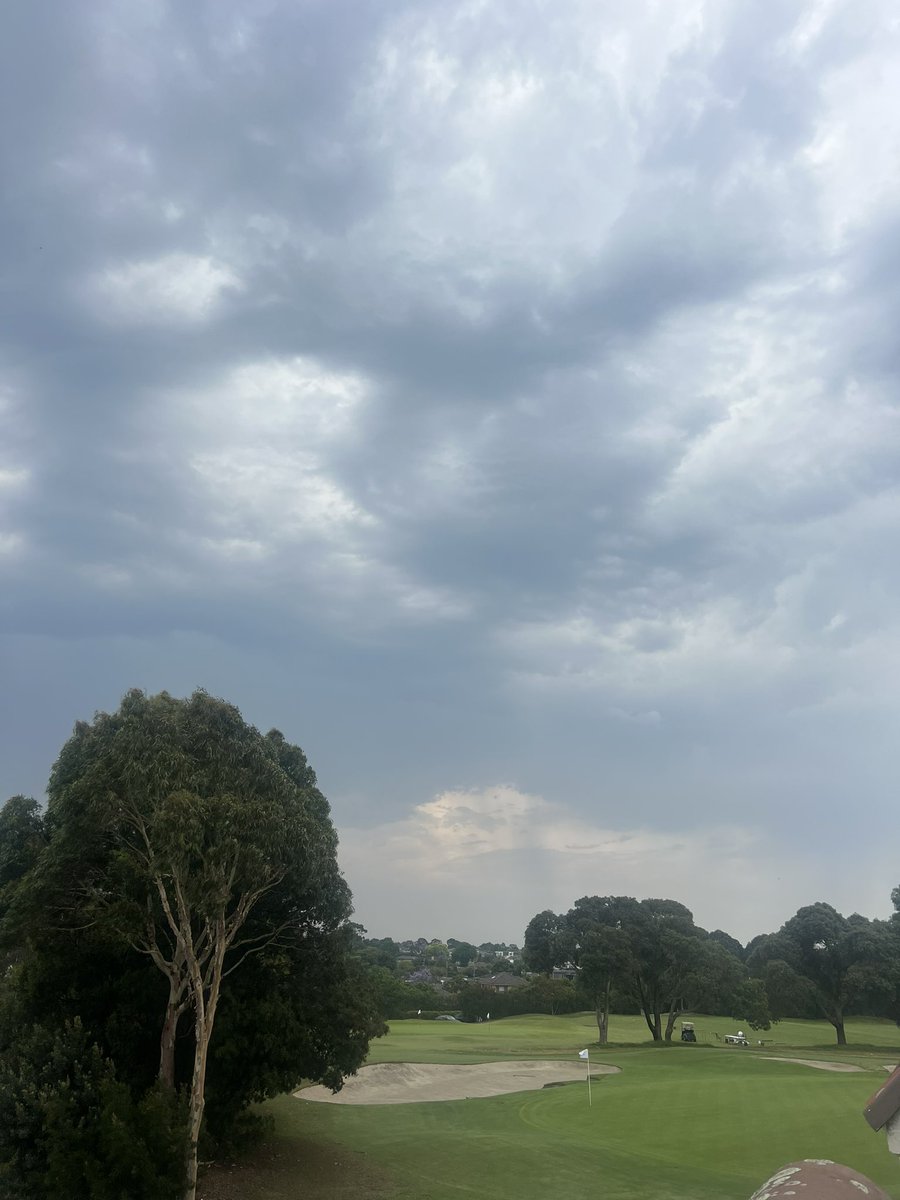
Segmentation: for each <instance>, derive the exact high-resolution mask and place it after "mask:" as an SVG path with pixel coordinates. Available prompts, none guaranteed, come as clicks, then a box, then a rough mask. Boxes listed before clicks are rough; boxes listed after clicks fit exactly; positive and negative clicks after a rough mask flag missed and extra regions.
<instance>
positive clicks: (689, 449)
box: [0, 0, 900, 936]
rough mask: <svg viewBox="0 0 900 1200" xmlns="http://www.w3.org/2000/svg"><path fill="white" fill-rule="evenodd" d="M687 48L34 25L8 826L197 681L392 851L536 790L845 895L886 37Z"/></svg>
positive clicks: (230, 19) (880, 700) (22, 253)
mask: <svg viewBox="0 0 900 1200" xmlns="http://www.w3.org/2000/svg"><path fill="white" fill-rule="evenodd" d="M693 11H694V10H693V9H692V10H690V11H688V9H687V7H685V8H684V9H683V10H682V9H679V8H678V6H676V8H675V9H674V10H673V13H672V19H671V20H670V21H667V22H666V23H665V24H664V26H663V25H662V24H661V23H660V22H659V21H658V20H656V19H655V18H654V13H653V10H652V6H646V5H640V4H635V5H632V6H629V7H628V9H627V11H626V10H624V9H623V8H622V6H621V5H617V4H616V5H614V4H609V5H594V4H585V5H581V4H573V5H571V6H565V7H563V8H557V9H554V10H553V11H552V12H550V11H548V10H547V8H546V6H545V5H542V4H537V3H535V4H532V5H526V6H525V7H524V9H523V7H522V6H521V5H512V4H495V5H490V6H488V7H487V8H486V9H485V8H483V9H482V10H481V12H480V14H478V13H477V12H476V10H475V9H472V10H459V11H451V10H449V9H447V8H446V7H444V6H440V5H434V4H429V3H425V2H419V3H413V2H409V3H400V2H397V3H392V4H388V5H382V4H374V3H373V4H362V5H360V4H350V3H349V2H348V3H343V2H340V3H323V2H316V3H312V4H305V5H302V6H296V5H289V4H280V3H258V4H250V5H247V4H241V5H237V4H230V3H229V4H215V5H213V4H207V5H198V6H195V7H193V8H191V9H190V10H189V11H188V10H186V9H185V8H184V7H183V6H179V5H175V4H167V3H153V4H151V3H147V4H139V5H134V6H131V7H130V8H128V9H123V8H122V7H121V6H117V5H111V4H110V5H100V6H97V7H96V8H95V9H92V10H91V13H90V14H85V13H83V12H81V11H79V10H77V9H76V8H72V7H70V8H67V9H65V11H61V12H60V13H58V14H56V15H55V17H54V21H53V22H48V20H47V19H46V17H45V15H42V13H41V11H40V10H39V9H37V8H34V7H33V6H32V7H27V6H24V5H20V6H17V7H16V9H15V12H14V14H13V16H12V17H11V19H10V22H9V25H8V30H7V32H8V37H7V38H6V39H4V47H3V50H2V54H3V56H4V71H3V84H2V86H3V88H4V93H5V98H6V101H7V102H6V103H4V104H3V105H0V146H2V153H3V157H4V167H5V170H4V177H5V178H6V179H10V180H12V186H10V187H8V188H4V190H3V195H2V197H0V227H2V231H3V232H2V238H3V248H4V256H3V262H4V270H3V276H2V279H0V306H2V310H3V322H2V328H0V385H2V387H3V389H5V390H4V394H7V395H8V396H9V401H8V403H7V405H6V407H4V408H3V409H2V411H0V422H2V424H0V436H2V439H3V441H2V445H0V506H2V507H0V514H2V520H0V533H3V532H4V531H5V530H6V529H7V528H9V529H11V530H15V531H16V533H17V534H18V535H20V536H21V539H22V542H21V546H19V547H18V548H17V549H12V550H4V548H3V547H4V545H5V543H4V542H3V541H2V540H0V555H2V556H3V557H0V572H2V573H3V578H4V587H3V589H2V593H0V622H2V626H0V627H2V631H3V640H2V642H0V653H2V654H3V670H4V677H5V679H7V680H9V681H10V683H9V696H10V697H13V696H18V697H19V700H20V703H19V704H15V703H12V704H11V707H13V708H14V709H15V711H14V712H13V714H12V719H11V721H10V722H9V723H8V725H7V728H6V731H5V734H4V738H5V741H4V745H3V749H4V759H3V761H4V762H7V763H9V764H10V765H9V767H8V771H9V786H8V787H7V790H8V791H13V790H20V789H21V788H22V787H26V786H30V785H29V784H28V783H27V782H22V781H23V780H25V781H28V780H32V779H34V778H35V776H36V775H37V774H38V763H39V761H40V760H42V761H44V763H45V766H49V761H50V759H51V758H52V755H53V753H54V752H55V749H56V748H57V747H58V744H59V742H60V741H61V739H62V737H63V736H65V731H66V729H67V728H68V724H69V723H70V722H71V720H72V719H74V718H75V717H76V716H85V715H88V714H89V713H90V711H91V710H92V709H93V708H94V707H95V706H97V705H98V704H102V705H104V706H109V705H112V704H115V702H116V699H117V696H118V694H119V693H120V692H122V691H124V690H125V688H126V687H128V686H130V685H132V684H134V683H143V684H144V685H146V686H148V687H154V688H156V687H169V688H170V689H171V690H182V691H186V690H189V689H190V688H191V687H193V686H195V685H196V684H198V683H207V684H208V685H209V686H210V687H211V688H212V689H213V690H217V691H220V692H224V693H225V694H227V695H229V696H230V697H231V698H233V699H235V700H236V701H237V702H238V703H244V706H245V708H247V710H248V715H250V716H251V718H252V719H254V720H257V721H258V723H260V724H263V725H265V724H277V725H279V726H282V727H284V728H285V730H286V732H287V733H288V734H289V735H290V736H293V737H296V738H297V739H298V740H300V741H301V742H303V743H304V745H305V747H306V749H307V751H308V752H309V754H310V757H311V760H312V761H313V762H314V764H315V765H316V767H317V769H318V770H319V772H320V775H321V776H322V781H323V784H324V785H325V787H326V790H328V791H329V792H332V793H334V794H335V797H336V807H335V811H336V813H338V814H340V815H341V819H345V820H346V821H348V822H350V823H352V824H353V825H354V826H358V827H359V828H365V827H366V826H367V824H368V825H372V824H376V823H379V822H382V821H384V820H388V819H397V820H400V819H401V818H402V817H403V814H404V813H405V812H407V811H408V810H409V808H410V807H411V806H412V805H414V804H416V803H422V802H424V801H426V800H428V799H429V798H430V797H432V796H434V795H436V794H438V793H441V792H443V791H445V790H447V789H448V788H472V789H481V788H485V787H487V786H488V785H489V784H490V783H491V782H492V781H493V780H498V779H510V780H515V781H517V783H518V785H519V786H520V787H522V789H523V790H525V791H528V792H530V793H536V794H540V795H543V796H544V797H546V798H547V800H548V802H553V803H561V804H565V805H569V806H570V808H571V812H572V813H574V814H578V813H581V814H584V813H591V814H593V815H594V816H596V817H597V819H598V820H600V818H602V819H603V821H604V822H605V823H606V825H607V826H608V827H610V828H618V829H624V830H634V829H635V828H638V827H639V826H643V825H650V826H654V827H656V828H658V829H660V830H666V831H668V832H670V833H672V834H673V835H675V834H678V835H679V836H680V835H681V834H683V833H684V832H685V830H688V831H689V830H697V829H701V828H704V827H707V826H709V825H710V824H713V825H715V824H716V823H717V822H719V821H722V822H724V823H729V822H730V823H734V822H736V821H740V822H744V823H746V822H751V823H752V821H753V820H758V821H759V823H760V824H761V825H762V826H764V827H765V826H766V825H767V824H768V825H772V824H773V823H777V824H778V827H779V828H780V829H782V830H783V832H784V837H785V839H787V840H788V841H789V842H790V843H791V844H793V845H796V846H801V845H803V844H804V838H805V839H807V841H808V842H809V843H810V844H811V845H814V847H815V850H816V854H817V855H818V856H819V857H820V858H821V861H822V863H823V864H824V865H823V868H822V873H821V874H820V875H819V876H815V875H814V874H813V875H811V876H808V877H807V876H805V878H809V879H821V880H822V881H823V886H824V882H825V881H827V878H828V869H829V868H828V864H829V863H833V861H835V857H834V856H835V855H836V854H838V853H839V850H838V849H836V848H835V846H836V842H834V841H833V840H832V839H831V838H830V835H829V832H828V827H829V822H830V824H831V825H834V824H836V823H837V821H838V820H839V814H840V813H841V812H842V806H843V804H844V803H845V798H846V796H847V794H848V792H849V791H851V790H852V789H853V788H854V787H857V788H858V787H860V786H862V787H864V788H865V790H866V792H867V795H868V797H869V799H870V802H871V804H872V806H873V808H874V810H875V811H877V812H879V813H881V814H883V816H884V819H885V821H886V822H887V824H888V827H889V828H892V827H893V826H892V824H891V822H892V821H893V818H892V816H891V813H892V807H891V805H892V793H891V783H890V780H891V764H890V761H889V757H887V756H886V755H885V754H884V751H883V749H882V750H879V745H880V744H881V742H882V740H884V741H885V744H886V743H887V741H889V738H888V736H887V734H888V730H889V728H890V724H891V719H892V717H894V716H895V715H896V714H895V701H894V700H893V699H892V692H891V668H890V663H891V661H892V655H893V654H894V648H895V646H896V645H898V644H900V642H898V641H897V629H896V620H895V616H894V613H895V609H896V604H895V599H896V594H897V587H898V579H897V569H896V567H895V565H894V563H895V561H896V560H897V556H896V554H895V553H893V547H894V542H895V540H896V537H895V533H894V532H893V531H894V529H895V528H896V524H895V518H896V512H895V505H894V498H895V490H896V480H897V433H896V428H895V421H894V415H893V414H894V411H895V403H894V398H895V393H896V378H897V359H896V336H895V329H894V326H895V321H894V313H895V309H896V304H895V300H896V295H895V293H896V285H895V278H894V277H895V274H896V272H895V271H894V269H893V267H894V263H895V260H896V257H897V254H896V251H897V246H898V245H900V242H898V239H897V236H896V234H897V228H896V220H895V217H894V213H893V208H894V205H893V202H892V200H891V196H892V194H893V193H892V192H891V189H890V186H889V184H890V176H889V173H888V167H887V166H886V165H885V163H886V162H887V161H888V159H889V157H890V153H891V147H893V146H895V143H896V142H897V140H898V136H900V131H898V129H897V127H896V122H895V121H894V120H893V118H892V115H891V110H890V106H887V107H885V109H884V110H883V111H880V112H879V114H874V115H873V116H872V117H869V116H867V113H866V108H865V104H866V97H867V93H866V84H865V81H866V80H867V79H869V78H872V77H874V76H875V75H876V74H877V70H876V67H874V66H873V65H872V63H871V62H870V59H872V60H873V61H876V62H877V60H878V56H879V55H883V54H886V53H887V42H886V41H885V32H884V31H885V21H886V18H887V15H888V11H889V10H888V8H887V6H886V5H885V4H883V3H880V2H878V0H867V2H866V3H864V4H862V5H860V6H850V5H846V4H837V5H832V6H829V7H828V8H827V10H826V9H824V8H821V9H820V7H819V6H816V5H814V4H812V3H810V4H807V5H803V6H800V8H799V9H798V8H797V7H796V6H795V5H788V4H780V3H779V4H772V5H767V6H766V7H765V9H761V8H759V7H756V6H753V5H751V4H749V3H743V2H733V3H730V4H728V5H725V6H719V7H718V8H716V9H715V10H714V9H713V7H712V6H707V7H706V8H704V9H703V11H702V13H701V17H702V19H699V20H695V19H694V17H693V16H692V13H693ZM473 14H474V15H473ZM854 81H856V82H854ZM841 89H848V94H851V95H853V96H854V97H856V98H857V99H858V101H859V105H860V107H859V108H852V109H851V108H848V107H847V105H846V104H845V103H844V95H845V93H844V91H842V90H841ZM873 104H874V101H873ZM875 115H878V116H879V119H880V120H882V122H883V125H884V132H883V134H881V135H880V138H881V141H880V145H881V146H882V150H883V153H882V154H880V155H879V156H878V161H877V162H876V161H875V160H874V159H873V160H872V163H871V168H869V167H868V166H866V167H865V170H864V175H865V171H867V170H869V169H871V170H872V172H873V173H875V172H876V169H877V172H879V173H878V175H877V179H878V187H879V188H880V189H882V190H881V191H880V192H877V194H876V193H875V192H873V196H872V197H871V198H867V195H866V189H865V187H863V186H860V180H859V177H858V176H859V171H858V169H857V167H856V165H855V164H856V159H854V158H853V157H852V154H851V151H852V149H853V148H852V146H851V147H849V148H848V144H847V143H846V142H842V141H841V140H840V139H841V137H842V136H843V135H842V133H841V129H840V127H839V122H838V117H839V118H840V121H842V122H844V124H845V125H846V127H847V128H848V129H849V130H850V131H851V135H852V136H855V137H856V138H857V139H859V138H860V137H862V136H863V134H864V132H865V130H867V129H870V128H871V126H872V120H873V119H874V116H875ZM851 140H852V137H851ZM829 147H837V149H833V148H832V149H829ZM874 177H875V176H874V174H873V178H874ZM179 272H180V273H181V274H180V276H179ZM298 360H300V361H302V363H303V364H305V365H304V367H303V371H305V372H306V374H305V375H304V374H303V371H299V369H297V371H296V374H297V378H293V377H292V376H291V375H290V372H291V370H292V369H294V368H292V367H291V364H295V363H296V362H297V361H298ZM278 370H282V371H284V372H285V373H286V377H287V382H284V381H281V382H278V381H277V380H276V381H274V382H273V377H270V376H269V375H267V374H266V372H267V371H276V373H277V371H278ZM241 372H249V373H250V376H251V377H252V378H251V383H250V384H246V381H245V383H243V384H242V383H241V379H242V378H243V377H242V376H241ZM253 372H256V373H257V374H256V376H253ZM317 375H318V376H321V380H320V381H319V382H318V383H315V382H313V383H310V382H309V380H308V379H307V376H309V378H314V377H316V376H317ZM253 378H255V379H256V380H257V384H256V385H255V386H257V387H258V389H259V390H257V391H254V390H253V388H254V385H253V382H252V379H253ZM279 378H280V377H279ZM347 381H352V387H353V388H356V392H357V393H358V395H357V394H356V393H354V395H355V396H356V398H355V399H354V401H353V403H352V404H351V405H350V407H349V408H348V414H349V415H347V416H346V419H343V418H342V420H341V421H338V422H336V424H335V425H334V428H331V427H328V428H327V429H324V426H323V428H319V427H318V426H317V425H316V423H315V422H314V421H308V420H306V418H303V417H302V414H303V412H305V409H304V405H306V406H307V407H309V408H310V409H311V411H314V412H319V413H325V414H327V413H328V412H330V411H331V410H330V408H329V405H331V406H334V405H335V403H336V402H335V400H334V395H333V392H334V389H337V390H338V391H339V390H340V388H341V387H343V386H345V385H346V386H347V387H350V386H351V384H350V383H348V382H347ZM243 386H246V389H247V390H246V394H244V393H242V392H241V387H243ZM317 388H318V390H316V389H317ZM266 389H269V391H268V393H267V391H266ZM304 389H307V390H306V391H304ZM309 389H312V391H309ZM329 389H331V391H329ZM276 393H277V394H276ZM217 396H218V397H219V403H218V404H217V403H216V397H217ZM310 396H311V397H312V399H310ZM279 405H280V406H281V408H279V407H278V406H279ZM282 409H283V410H284V412H283V414H282V416H279V415H278V414H279V413H281V412H282ZM273 414H275V415H273ZM284 414H286V415H284ZM301 418H302V419H301ZM323 429H324V432H323ZM4 469H14V470H15V471H16V472H27V477H25V476H24V475H23V476H22V478H20V477H19V475H18V474H16V476H15V478H13V477H12V476H11V477H10V479H9V480H5V477H4V476H3V474H2V472H3V471H4ZM48 696H50V699H49V700H48V699H47V697H48ZM244 697H246V700H244V699H243V698H244ZM38 747H39V749H38ZM34 786H37V785H34ZM636 814H639V815H640V821H637V820H636V819H635V818H636ZM823 814H828V816H827V819H823ZM811 829H813V833H812V834H811V833H810V830H811ZM855 852H857V853H858V854H859V855H860V857H864V856H865V855H866V854H867V853H868V852H869V850H868V849H867V846H866V844H865V841H864V839H862V838H860V840H859V842H858V845H857V846H856V847H855ZM504 862H507V864H508V867H509V870H510V871H511V872H519V871H524V870H525V869H526V867H530V868H532V869H534V870H536V871H538V872H540V871H542V870H545V871H548V872H551V873H552V875H553V881H552V882H553V886H554V887H556V886H558V885H559V886H562V884H564V882H565V878H566V870H565V866H564V865H560V863H558V862H555V861H554V862H553V863H552V864H549V863H548V859H547V856H546V855H543V854H541V853H539V852H538V851H536V850H528V849H523V850H522V851H521V852H520V853H519V854H518V856H512V857H510V858H508V859H505V860H504ZM879 870H884V871H887V870H888V868H887V867H883V868H882V867H879ZM560 881H562V882H560ZM352 882H353V881H352V880H351V884H352ZM892 882H896V881H892ZM379 886H380V887H381V889H382V894H383V893H384V891H385V890H386V889H388V888H389V883H388V882H385V881H382V882H381V884H380V885H379ZM598 886H599V885H598ZM809 886H813V885H812V883H810V885H809ZM633 887H634V890H635V891H637V892H641V891H642V887H641V884H640V881H639V880H636V881H635V883H634V885H633ZM366 888H367V893H366V894H367V896H370V899H369V900H368V901H367V903H371V904H373V905H376V904H377V903H378V900H377V894H378V889H377V887H375V886H374V884H372V883H371V881H370V882H367V884H366ZM554 894H555V893H554ZM885 894H886V892H885ZM814 898H819V897H818V896H815V897H813V896H810V897H807V899H814ZM825 898H829V897H825ZM722 903H723V905H724V906H725V912H724V913H723V916H722V919H721V920H719V919H718V918H717V919H716V920H715V921H712V922H710V923H712V924H721V925H723V927H726V928H727V927H728V919H727V911H728V905H729V904H730V903H732V900H730V899H729V898H728V897H727V896H724V895H723V900H722ZM860 903H862V902H860ZM537 906H538V907H542V906H544V902H543V901H541V900H538V901H537ZM521 915H522V919H523V924H524V921H525V920H527V919H528V917H529V916H530V915H531V914H530V913H525V912H523V913H522V914H521ZM785 915H787V914H785ZM361 916H362V918H363V919H364V920H366V919H367V915H366V914H365V913H363V914H361ZM387 932H396V933H398V934H399V933H403V932H408V931H403V930H387ZM445 932H456V933H457V935H461V936H466V935H467V931H465V930H456V931H445ZM468 932H473V933H477V932H479V931H477V930H474V931H468ZM490 932H491V930H489V929H487V928H486V929H485V930H484V935H485V936H488V934H490ZM505 932H506V934H507V935H508V936H516V934H517V933H518V932H520V931H516V930H506V931H505Z"/></svg>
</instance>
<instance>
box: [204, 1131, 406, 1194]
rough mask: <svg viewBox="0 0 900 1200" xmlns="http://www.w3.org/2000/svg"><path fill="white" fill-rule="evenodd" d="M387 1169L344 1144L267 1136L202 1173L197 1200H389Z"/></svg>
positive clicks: (390, 1189) (390, 1186) (390, 1187)
mask: <svg viewBox="0 0 900 1200" xmlns="http://www.w3.org/2000/svg"><path fill="white" fill-rule="evenodd" d="M396 1195H397V1189H396V1186H395V1184H394V1182H393V1180H392V1179H391V1177H390V1175H389V1174H388V1172H387V1171H385V1170H384V1169H383V1168H382V1167H380V1166H377V1165H375V1164H374V1163H372V1162H371V1161H370V1160H369V1158H368V1157H367V1156H366V1155H364V1154H358V1153H355V1152H354V1151H351V1150H348V1149H347V1147H346V1146H340V1145H331V1144H330V1143H328V1142H323V1141H313V1140H309V1139H306V1138H300V1137H291V1138H284V1137H278V1136H275V1137H271V1138H268V1139H266V1141H265V1143H264V1144H263V1145H261V1146H259V1147H257V1148H256V1149H255V1150H254V1151H252V1152H250V1153H248V1154H245V1155H242V1156H241V1159H240V1161H239V1162H237V1163H217V1164H216V1165H215V1166H211V1167H208V1168H207V1169H206V1170H205V1171H204V1172H203V1173H202V1175H201V1179H200V1185H199V1187H198V1188H197V1200H296V1197H297V1196H328V1197H329V1198H330V1200H358V1197H360V1196H366V1197H367V1198H368V1200H391V1197H393V1196H396Z"/></svg>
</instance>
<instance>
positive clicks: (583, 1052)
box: [578, 1050, 594, 1108]
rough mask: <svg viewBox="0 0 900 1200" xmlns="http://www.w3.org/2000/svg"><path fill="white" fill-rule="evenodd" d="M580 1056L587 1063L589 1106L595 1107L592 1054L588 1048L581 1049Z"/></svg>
mask: <svg viewBox="0 0 900 1200" xmlns="http://www.w3.org/2000/svg"><path fill="white" fill-rule="evenodd" d="M578 1057H579V1058H580V1059H581V1061H582V1062H586V1063H587V1085H588V1108H593V1107H594V1097H593V1096H592V1095H591V1055H590V1052H589V1051H588V1050H579V1051H578Z"/></svg>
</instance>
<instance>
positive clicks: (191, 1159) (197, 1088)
mask: <svg viewBox="0 0 900 1200" xmlns="http://www.w3.org/2000/svg"><path fill="white" fill-rule="evenodd" d="M194 1032H195V1038H196V1045H195V1048H194V1077H193V1079H192V1080H191V1100H190V1105H189V1108H188V1152H187V1189H186V1190H185V1193H184V1195H185V1200H196V1196H197V1164H198V1158H199V1146H200V1128H201V1126H202V1124H203V1108H204V1105H205V1100H206V1097H205V1091H206V1058H207V1053H208V1050H209V1038H210V1034H211V1033H212V1030H211V1029H210V1028H209V1027H208V1026H207V1024H206V1022H205V1021H204V1022H202V1024H201V1022H200V1021H199V1020H198V1021H197V1023H196V1025H195V1026H194Z"/></svg>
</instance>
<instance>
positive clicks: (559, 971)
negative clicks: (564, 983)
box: [550, 963, 578, 979]
mask: <svg viewBox="0 0 900 1200" xmlns="http://www.w3.org/2000/svg"><path fill="white" fill-rule="evenodd" d="M550 978H551V979H577V978H578V968H577V967H576V966H575V964H574V963H566V964H565V965H564V966H562V967H554V968H553V970H552V972H551V973H550Z"/></svg>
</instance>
